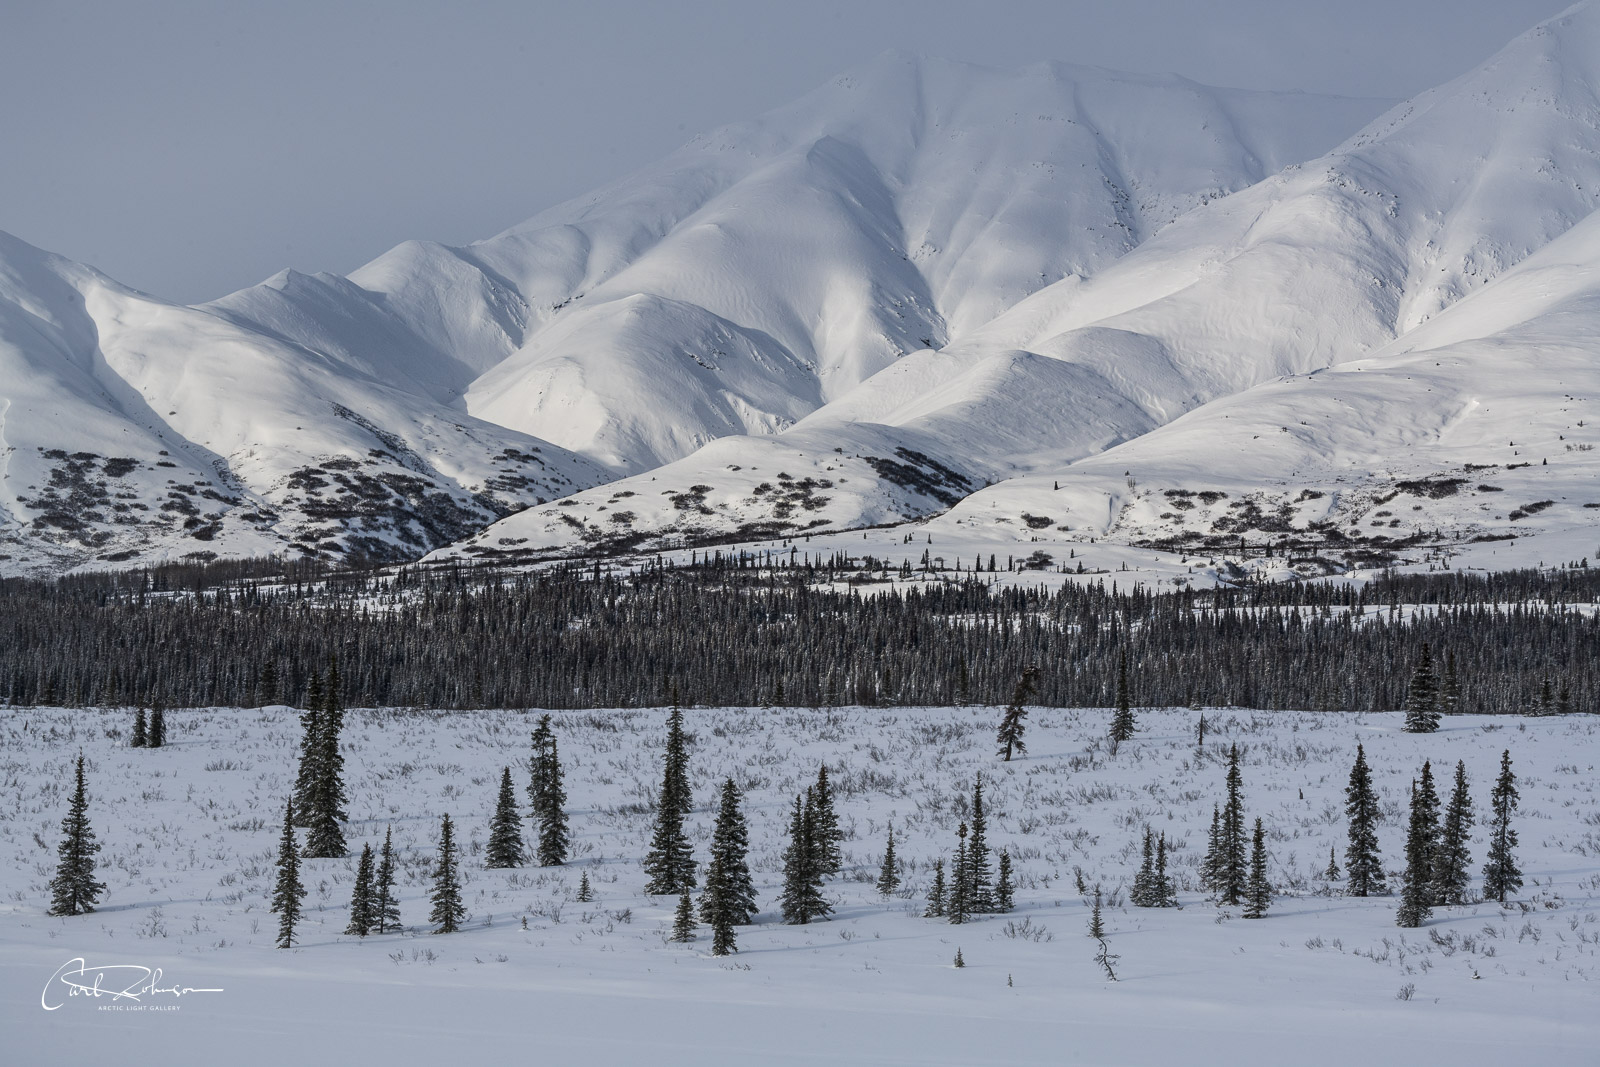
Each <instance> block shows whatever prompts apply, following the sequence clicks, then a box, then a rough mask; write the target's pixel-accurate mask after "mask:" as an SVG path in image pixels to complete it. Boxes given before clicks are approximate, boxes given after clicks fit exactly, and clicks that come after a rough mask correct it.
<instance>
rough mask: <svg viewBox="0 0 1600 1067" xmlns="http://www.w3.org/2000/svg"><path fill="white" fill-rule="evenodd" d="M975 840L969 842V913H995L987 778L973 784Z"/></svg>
mask: <svg viewBox="0 0 1600 1067" xmlns="http://www.w3.org/2000/svg"><path fill="white" fill-rule="evenodd" d="M971 830H972V836H971V837H969V838H968V839H967V867H966V871H967V883H966V885H967V889H966V891H967V900H966V902H967V913H968V914H970V915H982V914H984V913H986V912H991V911H993V910H994V887H993V885H992V882H991V877H992V876H991V874H990V870H989V818H988V815H987V814H986V813H985V811H984V807H983V775H982V774H979V775H978V776H977V777H976V778H975V779H973V782H972V827H971Z"/></svg>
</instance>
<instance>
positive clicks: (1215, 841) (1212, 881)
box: [1200, 804, 1226, 896]
mask: <svg viewBox="0 0 1600 1067" xmlns="http://www.w3.org/2000/svg"><path fill="white" fill-rule="evenodd" d="M1225 866H1226V860H1225V859H1224V857H1223V847H1222V808H1221V807H1220V806H1219V805H1217V804H1212V805H1211V829H1210V831H1209V832H1208V833H1207V834H1206V858H1205V859H1204V860H1202V861H1201V863H1200V879H1201V881H1203V882H1204V883H1205V887H1206V890H1207V892H1209V893H1211V894H1213V895H1215V896H1221V894H1222V886H1223V877H1222V871H1223V868H1224V867H1225Z"/></svg>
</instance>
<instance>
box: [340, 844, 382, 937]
mask: <svg viewBox="0 0 1600 1067" xmlns="http://www.w3.org/2000/svg"><path fill="white" fill-rule="evenodd" d="M372 875H373V871H372V846H371V845H362V846H361V860H360V862H359V863H357V864H356V885H355V889H354V890H353V891H352V892H351V894H350V925H349V926H347V927H345V930H344V932H345V933H347V934H353V935H355V936H356V937H366V936H367V935H368V934H370V933H371V932H372V928H373V927H374V926H376V925H377V917H376V915H375V909H374V907H373V903H374V902H373V899H372Z"/></svg>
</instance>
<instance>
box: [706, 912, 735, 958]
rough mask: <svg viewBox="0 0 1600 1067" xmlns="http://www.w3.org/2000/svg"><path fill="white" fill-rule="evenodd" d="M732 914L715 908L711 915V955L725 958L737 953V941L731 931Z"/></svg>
mask: <svg viewBox="0 0 1600 1067" xmlns="http://www.w3.org/2000/svg"><path fill="white" fill-rule="evenodd" d="M733 925H734V924H733V913H732V911H731V910H729V909H728V908H716V909H714V910H713V911H712V915H711V954H712V955H713V956H726V955H728V954H730V953H733V952H737V951H739V943H738V939H737V938H736V937H735V936H734V931H733Z"/></svg>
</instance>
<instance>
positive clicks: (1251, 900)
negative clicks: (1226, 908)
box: [1244, 818, 1272, 919]
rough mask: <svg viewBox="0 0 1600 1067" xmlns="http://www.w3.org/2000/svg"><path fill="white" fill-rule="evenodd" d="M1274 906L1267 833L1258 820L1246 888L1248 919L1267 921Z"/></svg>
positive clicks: (1253, 838)
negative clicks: (1269, 871) (1268, 866)
mask: <svg viewBox="0 0 1600 1067" xmlns="http://www.w3.org/2000/svg"><path fill="white" fill-rule="evenodd" d="M1271 904H1272V883H1271V882H1270V881H1268V880H1267V832H1266V829H1265V828H1264V827H1263V826H1262V825H1261V820H1260V818H1257V819H1256V831H1255V834H1254V836H1253V837H1252V838H1251V840H1250V883H1249V885H1248V886H1246V888H1245V909H1244V917H1245V918H1246V919H1265V918H1266V917H1267V908H1268V907H1270V906H1271Z"/></svg>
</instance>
